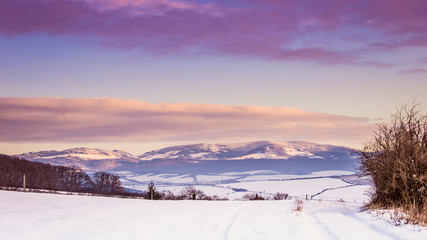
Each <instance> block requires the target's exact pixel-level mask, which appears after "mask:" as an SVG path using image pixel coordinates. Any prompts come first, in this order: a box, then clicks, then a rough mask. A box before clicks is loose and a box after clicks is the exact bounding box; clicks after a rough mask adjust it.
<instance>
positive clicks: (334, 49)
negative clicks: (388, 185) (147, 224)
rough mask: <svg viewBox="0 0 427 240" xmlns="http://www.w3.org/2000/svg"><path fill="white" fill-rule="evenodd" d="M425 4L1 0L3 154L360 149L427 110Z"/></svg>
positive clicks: (382, 0)
mask: <svg viewBox="0 0 427 240" xmlns="http://www.w3.org/2000/svg"><path fill="white" fill-rule="evenodd" d="M426 11H427V2H426V1H424V0H377V1H368V0H366V1H365V0H346V1H343V0H328V1H317V0H298V1H297V0H263V1H261V0H234V1H226V0H222V1H220V0H206V1H200V0H199V1H192V0H180V1H177V0H103V1H101V0H61V1H59V0H31V1H30V0H28V1H25V0H20V1H18V0H0V83H1V88H0V153H5V154H18V153H23V152H28V151H40V150H51V149H56V150H62V149H66V148H70V147H80V146H84V147H97V148H103V149H121V150H125V151H129V152H131V153H133V154H142V153H144V152H145V151H148V150H152V149H156V148H161V147H165V146H171V145H179V144H188V143H198V142H207V143H217V142H221V143H228V142H242V141H257V140H272V141H290V140H303V141H313V142H318V143H327V144H337V145H343V146H350V147H356V148H360V147H361V146H362V145H363V144H364V143H365V142H366V141H368V140H369V139H370V138H371V137H372V131H374V130H375V129H376V124H377V123H379V122H387V121H388V120H389V119H390V115H391V114H392V113H393V112H394V111H395V110H396V109H397V108H399V107H400V106H402V105H403V104H407V103H412V102H413V101H416V102H418V103H421V105H422V110H423V111H424V112H427V111H426V110H427V107H426V102H427V94H425V92H426V90H427V14H425V13H426Z"/></svg>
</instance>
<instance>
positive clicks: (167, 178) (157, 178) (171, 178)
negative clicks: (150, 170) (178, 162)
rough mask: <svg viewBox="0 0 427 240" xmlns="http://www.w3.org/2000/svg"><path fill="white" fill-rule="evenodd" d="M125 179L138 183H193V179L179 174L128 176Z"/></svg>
mask: <svg viewBox="0 0 427 240" xmlns="http://www.w3.org/2000/svg"><path fill="white" fill-rule="evenodd" d="M127 179H130V180H135V181H139V182H150V181H153V182H168V183H193V182H194V178H193V177H190V176H188V175H179V174H157V175H156V174H144V175H138V176H128V177H127Z"/></svg>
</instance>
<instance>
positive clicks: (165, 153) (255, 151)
mask: <svg viewBox="0 0 427 240" xmlns="http://www.w3.org/2000/svg"><path fill="white" fill-rule="evenodd" d="M349 150H350V149H349V148H344V147H336V146H331V145H320V144H315V143H308V142H286V143H277V142H269V141H259V142H249V143H240V144H236V143H234V144H192V145H184V146H175V147H168V148H163V149H160V150H154V151H151V152H147V153H145V154H143V155H141V156H139V158H141V159H143V160H153V159H186V160H202V161H203V160H242V159H288V158H289V157H295V156H304V157H310V158H323V157H322V155H324V154H323V153H325V152H327V151H343V152H348V151H349Z"/></svg>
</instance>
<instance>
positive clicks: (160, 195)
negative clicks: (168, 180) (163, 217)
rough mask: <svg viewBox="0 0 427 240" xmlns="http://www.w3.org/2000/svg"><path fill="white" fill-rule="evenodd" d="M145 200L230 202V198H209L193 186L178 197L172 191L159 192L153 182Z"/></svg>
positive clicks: (187, 187) (184, 189)
mask: <svg viewBox="0 0 427 240" xmlns="http://www.w3.org/2000/svg"><path fill="white" fill-rule="evenodd" d="M144 198H145V199H151V200H228V198H221V197H218V196H217V195H213V196H208V195H206V194H205V193H204V192H203V191H201V190H199V189H196V188H195V187H194V186H192V185H189V186H186V187H184V188H183V189H182V191H181V193H180V194H177V195H175V194H173V193H172V192H171V191H166V192H159V191H158V190H157V188H156V186H155V185H154V183H153V182H152V181H151V182H150V183H149V184H148V187H147V191H146V193H145V194H144Z"/></svg>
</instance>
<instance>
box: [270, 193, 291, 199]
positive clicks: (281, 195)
mask: <svg viewBox="0 0 427 240" xmlns="http://www.w3.org/2000/svg"><path fill="white" fill-rule="evenodd" d="M288 198H289V194H287V193H280V192H277V193H276V194H274V196H273V199H274V200H286V199H288Z"/></svg>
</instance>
